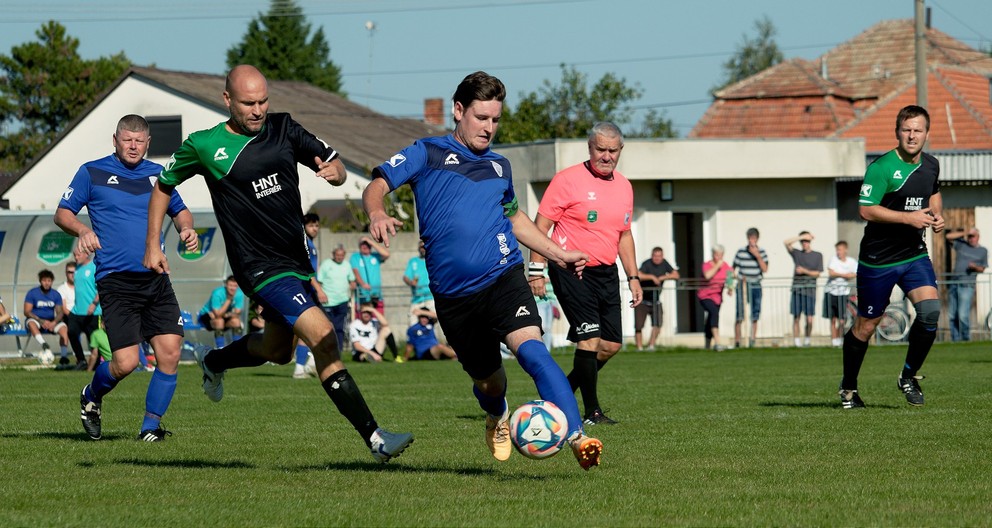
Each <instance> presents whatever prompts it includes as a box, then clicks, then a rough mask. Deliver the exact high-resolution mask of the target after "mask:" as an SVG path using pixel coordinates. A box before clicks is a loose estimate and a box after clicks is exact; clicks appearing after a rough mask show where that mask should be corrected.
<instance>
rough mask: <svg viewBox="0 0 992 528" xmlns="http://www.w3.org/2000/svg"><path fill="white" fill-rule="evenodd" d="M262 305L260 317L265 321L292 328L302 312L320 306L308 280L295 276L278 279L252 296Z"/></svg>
mask: <svg viewBox="0 0 992 528" xmlns="http://www.w3.org/2000/svg"><path fill="white" fill-rule="evenodd" d="M252 298H253V299H254V300H255V301H258V304H260V305H262V317H263V318H264V319H265V320H266V321H267V322H269V321H271V322H275V323H282V324H286V325H289V327H290V328H292V327H293V326H294V325H295V324H296V320H297V319H299V318H300V315H302V314H303V312H305V311H307V310H309V309H310V308H311V307H315V306H320V304H319V303H318V301H317V292H316V291H314V289H313V286H311V285H310V279H301V278H299V277H297V276H296V275H286V276H284V277H279V278H278V279H275V280H273V281H272V282H270V283H268V284H266V285H265V286H262V289H260V290H258V291H257V292H255V294H254V295H252Z"/></svg>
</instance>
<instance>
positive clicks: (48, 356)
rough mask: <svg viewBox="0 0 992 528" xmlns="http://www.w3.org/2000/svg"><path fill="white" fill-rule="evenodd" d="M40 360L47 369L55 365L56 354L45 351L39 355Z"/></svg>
mask: <svg viewBox="0 0 992 528" xmlns="http://www.w3.org/2000/svg"><path fill="white" fill-rule="evenodd" d="M38 359H40V360H41V364H42V365H45V366H46V367H47V366H49V365H51V364H52V363H55V354H53V353H52V351H51V350H49V349H47V348H46V349H43V350H42V351H41V353H40V354H38Z"/></svg>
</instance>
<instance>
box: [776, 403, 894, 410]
mask: <svg viewBox="0 0 992 528" xmlns="http://www.w3.org/2000/svg"><path fill="white" fill-rule="evenodd" d="M758 405H760V406H762V407H794V408H796V409H837V410H841V408H840V405H839V404H837V403H836V402H825V401H817V402H761V403H759V404H758ZM869 407H871V408H872V409H901V407H897V406H895V405H870V406H869Z"/></svg>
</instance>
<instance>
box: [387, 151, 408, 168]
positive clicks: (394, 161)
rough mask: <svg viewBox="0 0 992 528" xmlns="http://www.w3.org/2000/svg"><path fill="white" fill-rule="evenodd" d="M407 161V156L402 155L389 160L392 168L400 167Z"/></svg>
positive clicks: (395, 155) (396, 155)
mask: <svg viewBox="0 0 992 528" xmlns="http://www.w3.org/2000/svg"><path fill="white" fill-rule="evenodd" d="M404 161H406V156H404V155H402V154H394V155H393V157H391V158H389V166H390V167H399V166H400V165H402V164H403V162H404Z"/></svg>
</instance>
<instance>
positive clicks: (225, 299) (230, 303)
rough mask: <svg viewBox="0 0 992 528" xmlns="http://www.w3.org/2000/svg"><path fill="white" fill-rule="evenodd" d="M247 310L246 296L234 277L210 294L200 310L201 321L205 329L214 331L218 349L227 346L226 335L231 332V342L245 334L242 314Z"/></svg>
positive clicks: (228, 278)
mask: <svg viewBox="0 0 992 528" xmlns="http://www.w3.org/2000/svg"><path fill="white" fill-rule="evenodd" d="M244 308H245V294H244V293H242V292H241V288H239V287H238V281H237V280H236V279H235V278H234V275H231V276H229V277H227V279H225V280H224V285H223V286H218V287H217V288H215V289H214V291H213V292H211V293H210V298H209V299H207V302H206V303H205V304H204V305H203V308H200V315H199V321H200V325H202V326H203V327H204V328H211V329H213V331H214V344H215V345H216V347H217V348H222V347H224V346H225V345H227V341H226V339H225V333H226V332H227V331H228V330H230V331H231V341H235V340H237V338H238V337H240V336H241V334H242V333H244V325H242V323H241V314H242V312H243V311H244Z"/></svg>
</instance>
